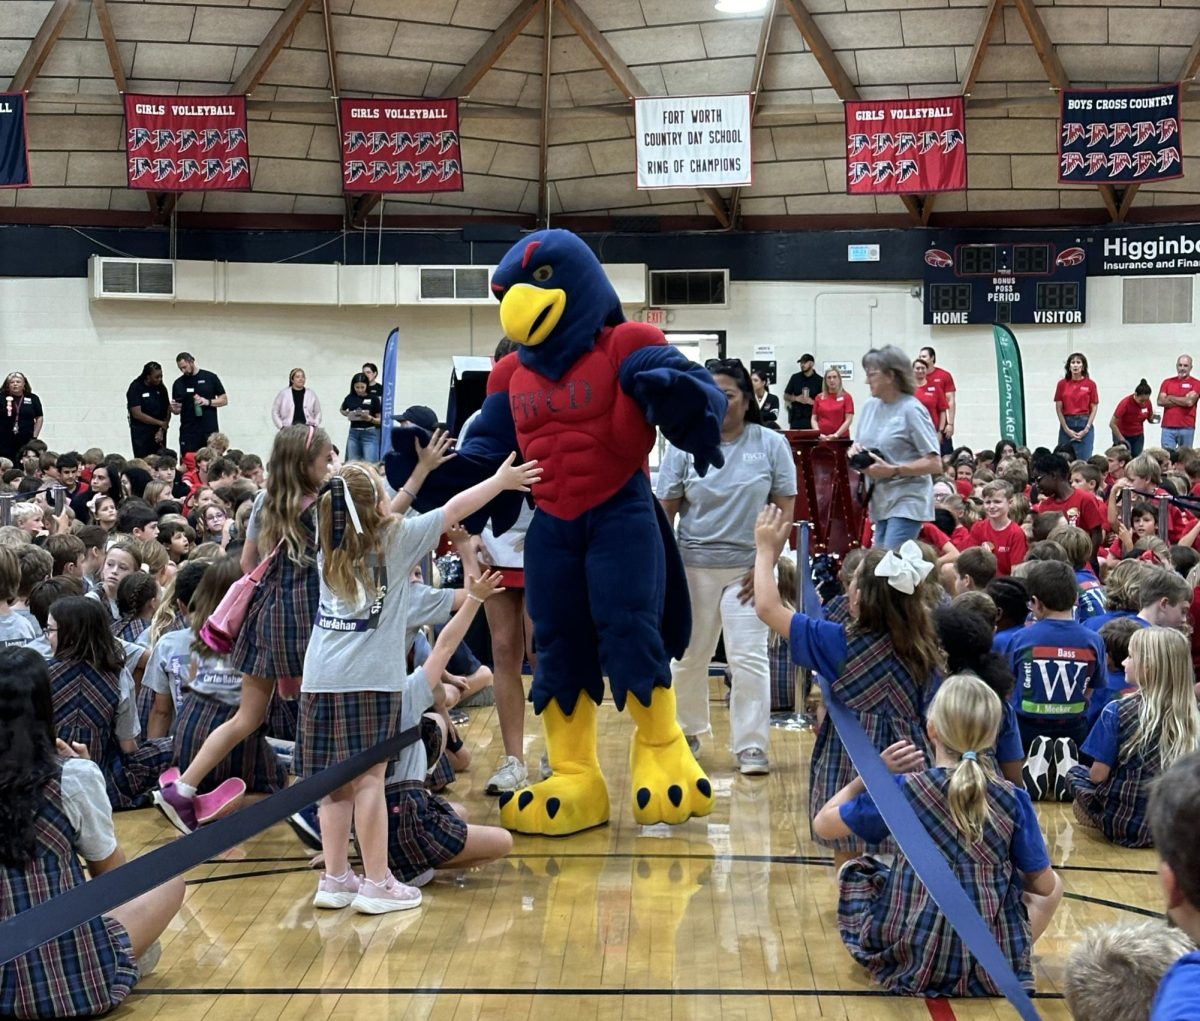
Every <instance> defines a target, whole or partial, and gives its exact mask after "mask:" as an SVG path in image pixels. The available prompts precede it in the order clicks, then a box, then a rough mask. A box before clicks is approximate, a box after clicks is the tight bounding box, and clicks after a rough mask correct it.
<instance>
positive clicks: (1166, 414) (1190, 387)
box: [1158, 376, 1200, 429]
mask: <svg viewBox="0 0 1200 1021" xmlns="http://www.w3.org/2000/svg"><path fill="white" fill-rule="evenodd" d="M1158 392H1159V393H1160V394H1166V395H1167V396H1168V397H1186V396H1187V395H1188V394H1194V393H1197V392H1200V379H1193V378H1192V377H1191V376H1186V377H1184V378H1183V379H1180V378H1179V377H1178V376H1172V377H1171V378H1170V379H1164V380H1163V381H1162V386H1160V387H1159V388H1158ZM1162 427H1163V428H1164V429H1195V428H1196V405H1194V404H1193V405H1192V406H1191V407H1190V408H1184V407H1180V406H1179V405H1178V404H1172V405H1171V406H1170V407H1168V408H1163V417H1162Z"/></svg>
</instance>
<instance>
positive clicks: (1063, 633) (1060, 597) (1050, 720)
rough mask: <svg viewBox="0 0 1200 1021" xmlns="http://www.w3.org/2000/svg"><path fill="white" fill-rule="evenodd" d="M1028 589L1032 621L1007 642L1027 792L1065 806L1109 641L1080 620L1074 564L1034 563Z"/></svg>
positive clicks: (1102, 675) (1103, 672) (1103, 673)
mask: <svg viewBox="0 0 1200 1021" xmlns="http://www.w3.org/2000/svg"><path fill="white" fill-rule="evenodd" d="M1025 586H1026V588H1027V589H1028V590H1029V601H1030V611H1031V613H1032V614H1033V618H1034V623H1033V624H1031V625H1030V626H1029V627H1027V628H1025V629H1024V630H1023V631H1021V632H1020V633H1019V634H1015V635H1013V637H1012V639H1011V640H1010V641H1009V643H1008V656H1009V662H1010V663H1011V665H1012V669H1013V673H1014V675H1015V676H1016V678H1017V690H1016V692H1015V693H1014V695H1013V703H1014V706H1015V708H1016V710H1017V722H1018V724H1019V725H1020V728H1021V740H1022V742H1023V744H1024V746H1025V754H1026V760H1025V789H1026V790H1028V791H1029V795H1030V797H1032V798H1033V799H1034V800H1035V801H1039V800H1041V799H1043V798H1046V797H1047V796H1048V795H1049V794H1051V793H1053V795H1054V797H1055V798H1056V799H1057V800H1060V801H1066V800H1069V799H1070V792H1069V790H1068V788H1067V773H1068V772H1069V771H1070V768H1071V767H1072V766H1074V765H1075V764H1076V763H1077V762H1078V761H1079V745H1080V744H1081V743H1082V742H1083V739H1084V738H1085V737H1086V736H1087V705H1088V699H1089V698H1090V697H1091V693H1092V690H1093V689H1095V688H1103V687H1105V685H1106V684H1107V683H1108V680H1107V679H1108V671H1107V668H1106V665H1105V656H1104V643H1103V642H1102V641H1101V640H1100V636H1099V635H1098V634H1096V633H1095V632H1094V631H1089V630H1088V629H1087V628H1085V627H1084V626H1083V625H1082V624H1080V623H1078V622H1077V621H1076V620H1075V618H1074V614H1075V603H1076V600H1077V598H1078V593H1079V586H1078V584H1077V583H1076V581H1075V572H1074V571H1072V570H1071V567H1070V565H1068V564H1064V563H1059V562H1056V561H1045V562H1041V563H1034V564H1031V565H1030V568H1029V571H1028V572H1027V573H1026V575H1025ZM1052 771H1053V776H1052ZM1052 782H1053V785H1052Z"/></svg>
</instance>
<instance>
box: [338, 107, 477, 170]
mask: <svg viewBox="0 0 1200 1021" xmlns="http://www.w3.org/2000/svg"><path fill="white" fill-rule="evenodd" d="M338 104H339V106H340V108H341V115H342V188H343V190H345V191H348V192H414V191H462V190H463V177H462V173H463V172H462V151H461V148H460V145H459V138H458V100H457V99H339V100H338Z"/></svg>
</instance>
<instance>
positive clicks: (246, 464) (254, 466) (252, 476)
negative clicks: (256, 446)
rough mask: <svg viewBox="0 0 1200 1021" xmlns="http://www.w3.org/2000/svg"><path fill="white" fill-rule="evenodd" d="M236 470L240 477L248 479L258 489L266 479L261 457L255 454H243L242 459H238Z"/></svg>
mask: <svg viewBox="0 0 1200 1021" xmlns="http://www.w3.org/2000/svg"><path fill="white" fill-rule="evenodd" d="M238 472H239V473H240V474H241V476H242V478H244V479H249V480H250V481H251V482H253V483H254V484H255V485H256V486H258V487H259V488H260V489H261V488H262V486H263V484H264V483H265V482H266V481H267V476H266V472H265V471H263V463H262V458H261V457H259V456H258V455H257V454H243V455H242V459H241V460H240V461H238Z"/></svg>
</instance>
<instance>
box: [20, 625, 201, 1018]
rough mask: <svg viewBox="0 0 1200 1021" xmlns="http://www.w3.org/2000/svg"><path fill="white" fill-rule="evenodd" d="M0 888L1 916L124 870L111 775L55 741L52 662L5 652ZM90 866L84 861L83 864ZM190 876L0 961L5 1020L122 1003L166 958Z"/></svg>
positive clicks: (88, 1011)
mask: <svg viewBox="0 0 1200 1021" xmlns="http://www.w3.org/2000/svg"><path fill="white" fill-rule="evenodd" d="M0 702H2V703H3V705H4V706H5V712H4V714H3V716H2V717H0V800H2V801H3V803H4V806H5V825H4V826H3V827H0V862H2V863H3V864H0V888H2V889H3V890H4V895H3V898H0V900H2V902H3V905H4V906H3V910H2V912H0V915H2V916H3V917H4V918H6V919H8V918H12V917H14V916H15V915H18V914H19V913H20V911H24V910H29V909H30V908H34V907H37V906H38V905H39V904H42V903H45V902H46V901H48V900H50V899H52V898H54V897H57V896H59V895H60V894H63V893H65V892H66V891H67V890H70V889H71V888H73V887H76V886H79V885H81V884H82V883H84V882H85V877H84V867H86V868H87V871H88V873H89V874H90V875H91V876H93V877H95V876H99V875H101V874H102V873H105V872H108V871H110V870H112V869H114V868H117V867H118V866H120V865H123V864H125V861H126V859H125V854H124V852H123V851H122V850H121V847H120V845H119V844H118V843H117V838H116V833H115V831H114V828H113V818H112V809H111V807H110V806H109V804H108V798H107V796H106V795H105V790H104V777H103V776H102V775H101V772H100V770H99V768H98V767H97V766H96V764H95V763H94V762H89V761H88V759H87V757H86V756H87V749H86V748H85V747H84V746H83V745H79V744H77V745H75V746H74V747H71V746H68V745H66V744H64V743H63V742H62V741H58V742H57V747H56V741H55V720H54V716H53V710H52V707H51V706H52V699H51V693H50V676H49V672H48V671H47V669H46V663H45V661H44V660H43V659H42V657H41V656H39V655H38V654H37V653H36V652H33V651H32V650H29V649H17V648H9V649H0ZM81 859H82V861H83V863H84V865H83V866H81V865H80V860H81ZM183 894H184V882H183V877H182V876H179V877H177V878H175V879H171V880H168V881H167V882H166V883H164V884H162V885H161V886H158V887H155V888H154V889H152V890H150V891H148V892H147V893H144V894H142V895H141V896H139V897H136V898H134V899H133V900H131V901H128V902H127V903H125V904H122V905H121V906H120V907H117V908H114V909H113V910H112V911H110V912H109V913H108V914H106V915H101V916H98V917H96V918H93V919H92V920H91V921H89V922H85V923H84V924H83V925H81V926H78V927H76V928H74V929H72V930H71V931H70V932H68V933H66V934H64V935H62V936H58V937H56V938H55V939H53V940H51V941H50V942H48V943H44V944H42V945H41V946H40V947H37V948H36V949H34V950H31V951H29V952H28V953H26V954H24V955H23V956H21V957H19V958H17V959H16V960H15V961H10V962H9V963H7V964H3V965H0V1015H2V1016H4V1017H12V1016H14V1015H15V1016H18V1017H23V1018H63V1017H90V1016H96V1015H100V1014H104V1013H107V1012H108V1011H110V1010H112V1009H113V1008H114V1007H116V1006H118V1005H119V1004H120V1003H121V1002H122V1001H123V1000H124V999H125V997H126V996H127V995H128V994H129V991H130V990H131V989H132V988H133V987H134V985H135V984H136V983H137V982H138V980H139V979H141V978H144V977H145V976H146V975H147V974H149V973H150V972H151V971H152V970H153V968H154V963H155V961H156V960H157V957H158V953H159V947H158V945H157V940H158V937H159V936H160V935H161V934H162V932H163V931H164V930H165V929H166V927H167V925H168V924H169V923H170V921H171V919H172V918H173V917H174V916H175V914H176V912H177V911H178V910H179V907H180V905H181V904H182V903H183Z"/></svg>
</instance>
